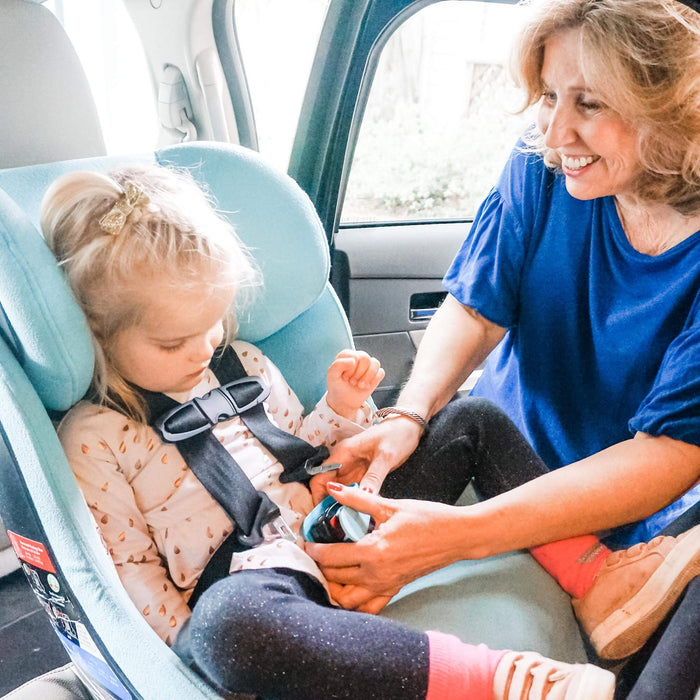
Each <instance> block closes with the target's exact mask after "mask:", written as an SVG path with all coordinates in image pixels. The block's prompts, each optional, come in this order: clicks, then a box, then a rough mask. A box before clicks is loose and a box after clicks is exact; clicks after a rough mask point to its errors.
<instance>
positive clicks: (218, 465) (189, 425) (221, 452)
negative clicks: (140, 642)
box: [142, 346, 335, 608]
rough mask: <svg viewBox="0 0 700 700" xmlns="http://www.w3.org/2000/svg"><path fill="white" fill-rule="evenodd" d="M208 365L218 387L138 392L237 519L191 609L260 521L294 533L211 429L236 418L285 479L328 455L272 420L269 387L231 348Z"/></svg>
mask: <svg viewBox="0 0 700 700" xmlns="http://www.w3.org/2000/svg"><path fill="white" fill-rule="evenodd" d="M210 367H211V369H212V371H213V372H214V374H215V375H216V378H217V379H218V380H219V383H220V384H221V386H220V387H217V388H216V389H212V391H210V392H208V393H207V394H205V395H204V396H202V397H198V398H195V399H192V400H190V401H186V402H185V403H182V404H180V403H178V402H177V401H174V400H173V399H171V398H170V397H168V396H166V395H165V394H159V393H155V392H150V391H143V390H142V395H143V397H144V399H145V401H146V404H147V407H148V413H149V423H150V425H152V426H153V427H154V428H155V429H156V430H157V431H158V432H160V434H161V436H162V437H163V439H164V440H165V441H167V442H174V443H177V446H178V449H179V450H180V453H181V454H182V456H183V458H184V459H185V461H186V462H187V465H188V466H189V468H190V469H191V470H192V471H193V472H194V474H195V476H196V477H197V479H199V481H200V482H201V483H202V485H203V486H204V487H205V488H206V489H207V491H209V493H210V494H211V495H212V497H213V498H214V499H215V500H216V501H217V502H218V503H219V505H221V507H222V508H223V509H224V510H225V511H226V512H227V513H228V515H229V517H230V518H231V520H232V521H233V523H234V528H235V529H234V531H233V533H232V534H231V535H229V536H228V537H227V538H226V539H225V540H224V541H223V542H222V543H221V545H220V546H219V548H218V549H217V550H216V552H215V553H214V554H213V556H212V558H211V559H210V560H209V562H208V563H207V565H206V567H205V568H204V571H203V572H202V574H201V576H200V578H199V581H198V582H197V585H196V586H195V589H194V591H193V592H192V595H191V597H190V600H189V606H190V608H192V607H194V604H195V603H196V602H197V600H198V598H199V596H200V595H201V594H202V593H203V592H204V591H205V590H206V589H207V588H208V587H209V586H210V585H211V584H212V583H214V582H216V581H218V580H219V579H221V578H223V577H224V576H227V575H228V572H229V568H230V564H231V557H232V555H233V554H234V553H235V552H239V551H242V550H245V549H249V548H251V547H255V546H256V545H258V544H260V543H261V542H262V541H263V539H264V534H263V528H264V527H265V525H267V524H268V523H272V524H273V525H274V526H276V527H277V531H278V532H280V533H281V534H283V535H289V536H291V538H293V537H294V536H293V534H292V533H291V532H290V531H289V528H288V527H287V526H286V523H284V521H283V520H282V518H281V515H280V510H279V508H278V507H277V506H276V505H275V504H274V503H273V502H272V500H271V499H270V498H269V496H268V495H267V494H266V493H263V492H260V491H256V489H255V488H254V487H253V485H252V484H251V482H250V480H249V479H248V477H247V476H246V474H245V472H244V471H243V469H242V468H241V466H240V465H239V464H238V462H236V460H235V459H234V458H233V457H232V456H231V454H230V453H229V452H228V451H227V450H226V448H225V447H224V446H223V445H222V444H221V443H220V442H219V441H218V440H217V439H216V437H215V436H214V434H213V432H212V429H213V427H214V426H215V425H216V424H217V423H220V422H221V421H224V420H228V419H229V418H232V417H233V416H236V415H238V416H240V417H241V420H242V421H243V423H244V424H245V425H246V427H247V428H248V429H249V430H250V432H251V433H252V434H253V435H254V436H255V437H256V438H257V439H258V440H259V441H260V443H261V444H262V445H263V446H264V447H265V448H267V449H268V450H269V451H270V453H271V454H272V455H273V456H274V457H275V458H276V459H277V460H279V462H280V463H281V464H282V465H283V467H284V471H283V473H282V474H281V476H280V481H282V482H283V483H287V482H290V481H306V480H308V479H310V478H311V476H313V475H314V474H317V473H320V472H322V471H324V470H325V469H327V468H329V467H324V466H322V462H323V461H324V460H325V459H326V458H327V457H328V449H327V448H326V447H323V446H322V447H313V446H312V445H310V444H309V443H307V442H306V441H304V440H301V439H300V438H298V437H296V436H294V435H291V434H290V433H287V432H285V431H284V430H281V429H280V428H278V427H277V426H275V425H273V424H272V423H271V422H270V420H269V419H268V417H267V414H266V413H265V407H264V405H263V401H264V400H265V399H266V398H267V397H268V396H269V393H270V390H269V388H267V387H265V385H264V384H262V382H261V381H260V380H259V379H258V378H257V377H249V376H248V375H247V374H246V371H245V369H244V367H243V364H242V363H241V361H240V359H239V357H238V355H237V354H236V352H235V351H234V349H233V348H232V347H230V346H229V347H227V348H226V349H225V350H224V351H223V353H221V354H218V355H215V356H214V357H213V358H212V362H211V365H210ZM333 466H335V465H333Z"/></svg>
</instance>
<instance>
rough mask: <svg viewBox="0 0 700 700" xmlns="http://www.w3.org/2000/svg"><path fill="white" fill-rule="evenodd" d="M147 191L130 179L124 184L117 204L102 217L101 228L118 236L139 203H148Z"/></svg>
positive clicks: (111, 234)
mask: <svg viewBox="0 0 700 700" xmlns="http://www.w3.org/2000/svg"><path fill="white" fill-rule="evenodd" d="M147 203H148V197H147V195H146V193H145V192H144V191H143V190H142V189H141V187H139V185H137V184H136V183H135V182H131V181H128V182H127V183H125V185H124V194H123V195H121V197H119V199H118V200H117V202H116V204H115V205H114V206H113V207H112V208H111V209H110V210H109V211H108V212H107V213H106V214H105V215H104V216H103V217H102V218H101V219H100V221H99V224H100V228H101V229H102V230H103V231H104V232H105V233H108V234H109V235H110V236H118V235H119V234H120V233H121V231H122V228H124V224H125V223H126V220H127V218H128V216H129V214H131V212H132V211H134V207H136V205H137V204H147Z"/></svg>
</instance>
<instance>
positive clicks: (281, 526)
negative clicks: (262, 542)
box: [262, 515, 297, 542]
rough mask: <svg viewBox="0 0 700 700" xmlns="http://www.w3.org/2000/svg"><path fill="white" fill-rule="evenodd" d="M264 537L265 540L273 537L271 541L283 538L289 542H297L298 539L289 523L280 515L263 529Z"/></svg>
mask: <svg viewBox="0 0 700 700" xmlns="http://www.w3.org/2000/svg"><path fill="white" fill-rule="evenodd" d="M262 533H263V536H264V537H265V539H267V538H268V537H270V536H271V539H278V538H280V537H281V538H282V539H283V540H288V541H289V542H296V541H297V538H296V535H295V534H294V532H292V528H291V527H289V525H288V524H287V521H286V520H285V519H284V518H283V517H282V516H281V515H278V516H277V517H276V518H275V519H274V520H271V521H270V522H269V523H267V524H266V525H264V526H263V529H262Z"/></svg>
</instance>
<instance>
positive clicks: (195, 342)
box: [109, 281, 233, 393]
mask: <svg viewBox="0 0 700 700" xmlns="http://www.w3.org/2000/svg"><path fill="white" fill-rule="evenodd" d="M142 294H143V295H144V297H145V299H144V300H143V311H144V313H143V318H142V319H141V321H140V322H139V323H138V324H136V325H134V326H131V327H129V328H126V329H124V330H123V331H121V332H119V333H118V334H117V336H116V337H115V339H114V342H113V343H112V344H111V346H110V348H109V357H110V360H111V362H112V364H113V365H114V366H115V368H116V369H117V370H118V371H119V372H120V373H121V375H122V376H123V377H124V378H125V379H126V380H127V381H130V382H131V383H133V384H136V386H139V387H141V388H142V389H148V390H149V391H157V392H171V393H175V392H181V391H187V390H189V389H192V388H193V387H194V386H196V385H197V384H198V382H199V381H200V380H201V379H202V376H203V374H204V371H205V370H206V368H207V367H208V366H209V361H210V360H211V357H212V355H213V353H214V350H216V348H217V347H218V346H219V344H220V343H221V341H222V339H223V335H224V330H223V323H222V320H223V318H224V316H225V314H226V311H227V310H228V308H229V306H230V305H231V303H232V302H233V288H232V287H222V288H217V289H213V290H212V289H211V288H210V287H208V286H204V285H203V286H202V287H195V288H194V289H177V288H176V287H174V286H173V285H172V284H171V283H169V282H158V281H155V282H148V283H144V285H143V290H142Z"/></svg>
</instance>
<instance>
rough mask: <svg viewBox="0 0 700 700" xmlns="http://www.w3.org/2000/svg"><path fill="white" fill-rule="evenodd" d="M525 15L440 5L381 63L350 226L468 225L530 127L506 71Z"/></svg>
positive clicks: (347, 205) (351, 191)
mask: <svg viewBox="0 0 700 700" xmlns="http://www.w3.org/2000/svg"><path fill="white" fill-rule="evenodd" d="M520 12H522V8H521V7H518V6H517V5H512V4H501V3H497V2H476V1H474V2H454V1H449V2H438V3H436V4H433V5H430V6H428V7H426V8H424V9H423V10H421V11H420V12H418V13H417V14H415V15H413V16H412V17H410V18H409V19H408V20H407V21H406V22H405V23H404V24H402V25H401V26H400V27H399V28H398V29H397V31H396V32H395V33H394V34H393V35H392V37H391V38H390V39H389V41H388V42H387V44H386V45H385V47H384V49H383V50H382V54H381V56H380V59H379V64H378V67H377V73H376V76H375V78H374V81H373V83H372V87H371V89H370V94H369V99H368V103H367V108H366V111H365V115H364V117H363V120H362V125H361V128H360V133H359V138H358V142H357V146H356V149H355V154H354V158H353V162H352V166H351V170H350V175H349V180H348V187H347V192H346V196H345V202H344V205H343V211H342V219H341V220H342V222H343V223H350V222H352V223H361V222H371V221H409V220H424V219H432V220H440V219H454V218H457V219H468V218H471V217H473V215H474V213H475V211H476V208H477V207H478V205H479V203H480V201H481V200H482V199H483V197H484V196H485V195H486V194H487V192H488V191H489V189H490V188H491V187H492V186H493V184H494V183H495V181H496V179H497V177H498V174H499V172H500V171H501V169H502V168H503V165H504V163H505V160H506V158H507V156H508V153H509V152H510V151H511V149H512V148H513V145H514V144H515V142H516V140H517V138H518V136H519V135H520V134H521V133H522V132H523V131H524V129H525V128H526V126H527V125H528V124H529V123H530V122H531V121H532V120H533V115H532V112H529V113H527V114H524V115H523V114H517V113H516V111H517V110H518V109H519V107H520V104H521V103H520V102H519V100H521V97H520V93H519V92H518V91H517V89H516V88H515V87H514V85H513V84H512V80H511V78H510V75H509V73H508V70H507V68H506V67H505V65H504V64H505V63H506V62H507V60H508V52H509V48H510V43H511V39H512V36H513V34H514V32H515V30H516V29H517V26H518V19H519V14H520Z"/></svg>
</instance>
